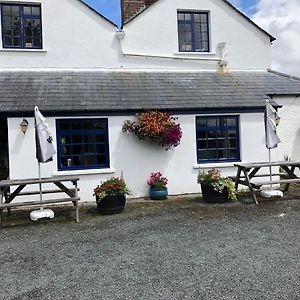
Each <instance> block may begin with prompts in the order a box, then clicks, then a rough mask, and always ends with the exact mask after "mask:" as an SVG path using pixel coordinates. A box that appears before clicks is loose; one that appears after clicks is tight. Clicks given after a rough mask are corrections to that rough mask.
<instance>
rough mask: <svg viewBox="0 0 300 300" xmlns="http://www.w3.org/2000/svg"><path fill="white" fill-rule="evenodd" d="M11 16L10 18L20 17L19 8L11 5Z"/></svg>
mask: <svg viewBox="0 0 300 300" xmlns="http://www.w3.org/2000/svg"><path fill="white" fill-rule="evenodd" d="M11 14H12V16H19V15H20V8H19V6H16V5H12V7H11Z"/></svg>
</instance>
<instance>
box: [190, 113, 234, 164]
mask: <svg viewBox="0 0 300 300" xmlns="http://www.w3.org/2000/svg"><path fill="white" fill-rule="evenodd" d="M196 132H197V160H198V163H211V162H227V161H239V160H240V150H239V118H238V116H220V117H218V116H205V117H196Z"/></svg>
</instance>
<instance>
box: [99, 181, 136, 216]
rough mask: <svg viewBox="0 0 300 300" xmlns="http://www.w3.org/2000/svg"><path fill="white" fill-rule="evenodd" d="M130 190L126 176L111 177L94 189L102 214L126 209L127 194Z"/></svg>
mask: <svg viewBox="0 0 300 300" xmlns="http://www.w3.org/2000/svg"><path fill="white" fill-rule="evenodd" d="M129 193H130V191H129V189H128V188H127V185H126V183H125V180H124V178H123V177H122V176H121V177H111V178H109V179H107V180H106V181H104V182H102V183H101V184H100V185H97V187H96V188H95V189H94V195H95V196H96V203H97V206H98V209H99V212H100V213H101V214H117V213H120V212H122V211H123V210H124V207H125V202H126V195H129Z"/></svg>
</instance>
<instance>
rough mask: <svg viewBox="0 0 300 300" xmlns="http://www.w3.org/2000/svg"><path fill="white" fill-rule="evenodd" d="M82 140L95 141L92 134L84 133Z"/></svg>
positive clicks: (85, 141) (86, 141)
mask: <svg viewBox="0 0 300 300" xmlns="http://www.w3.org/2000/svg"><path fill="white" fill-rule="evenodd" d="M83 142H84V143H85V144H87V143H94V142H95V136H94V135H85V136H84V137H83Z"/></svg>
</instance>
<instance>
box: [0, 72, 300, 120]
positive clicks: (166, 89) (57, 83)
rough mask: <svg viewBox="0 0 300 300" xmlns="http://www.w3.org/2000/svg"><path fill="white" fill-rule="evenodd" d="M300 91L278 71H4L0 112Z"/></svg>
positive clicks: (116, 108)
mask: <svg viewBox="0 0 300 300" xmlns="http://www.w3.org/2000/svg"><path fill="white" fill-rule="evenodd" d="M270 94H272V95H291V94H292V95H300V79H298V78H295V77H288V76H286V75H282V74H280V73H274V72H267V71H266V72H232V73H228V74H222V73H217V72H141V71H139V72H137V71H136V72H134V71H131V72H130V71H128V72H127V71H2V72H0V113H1V114H2V115H12V114H16V115H19V114H20V113H26V112H27V113H30V114H32V113H33V108H34V106H35V105H38V106H39V108H40V109H41V111H43V112H44V113H46V112H47V113H48V114H49V113H50V114H55V113H59V112H60V113H66V114H68V113H70V112H73V113H74V112H81V113H101V112H120V113H125V112H126V111H127V112H130V111H132V112H134V111H141V110H144V109H160V110H172V111H186V110H187V111H199V110H213V109H217V108H218V109H246V108H249V109H258V108H260V109H262V108H263V107H264V99H266V98H268V95H270Z"/></svg>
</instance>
